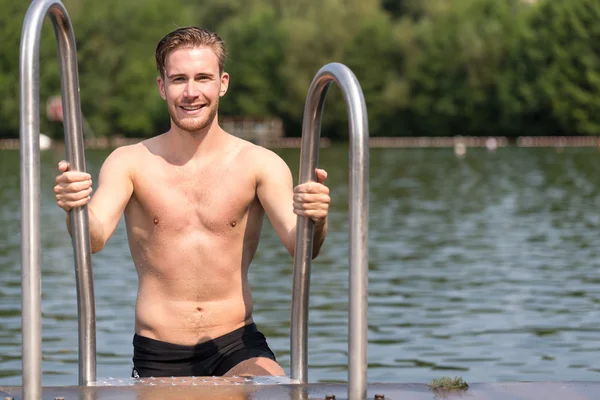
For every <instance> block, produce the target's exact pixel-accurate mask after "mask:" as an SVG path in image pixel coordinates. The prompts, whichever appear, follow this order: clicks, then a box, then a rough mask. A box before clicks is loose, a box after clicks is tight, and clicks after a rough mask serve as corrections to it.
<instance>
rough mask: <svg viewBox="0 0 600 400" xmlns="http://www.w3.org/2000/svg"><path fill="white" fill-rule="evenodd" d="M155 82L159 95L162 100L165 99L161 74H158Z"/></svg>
mask: <svg viewBox="0 0 600 400" xmlns="http://www.w3.org/2000/svg"><path fill="white" fill-rule="evenodd" d="M156 84H157V85H158V91H159V92H160V97H162V99H163V100H166V99H167V94H166V93H165V81H163V78H162V76H158V77H157V78H156Z"/></svg>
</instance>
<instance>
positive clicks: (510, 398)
mask: <svg viewBox="0 0 600 400" xmlns="http://www.w3.org/2000/svg"><path fill="white" fill-rule="evenodd" d="M280 382H283V381H279V382H278V381H273V382H271V383H269V382H267V381H263V382H262V383H257V382H253V381H252V380H247V379H244V378H239V379H237V378H235V379H233V380H229V381H224V380H222V379H219V378H204V379H202V378H175V379H151V380H144V381H138V382H137V383H134V382H131V381H128V380H120V381H118V380H114V381H112V383H113V385H112V386H91V387H74V386H55V387H45V388H44V389H43V400H56V399H64V400H103V399H111V400H138V399H144V400H145V399H149V400H154V399H157V400H158V399H193V400H205V399H206V400H325V399H335V400H346V399H347V385H345V384H337V383H336V384H322V383H321V384H308V385H300V384H290V383H280ZM105 383H108V382H105ZM599 398H600V382H531V383H527V382H522V383H491V384H485V383H479V384H477V383H476V384H472V385H471V386H470V387H469V389H468V390H466V391H452V392H442V391H433V390H431V388H430V387H429V386H428V385H426V384H410V383H398V384H396V383H373V384H370V385H369V386H368V394H367V399H369V400H373V399H378V400H379V399H381V400H446V399H448V400H452V399H469V400H484V399H485V400H533V399H544V400H554V399H556V400H563V399H568V400H596V399H599ZM0 399H12V400H21V387H18V386H7V387H0Z"/></svg>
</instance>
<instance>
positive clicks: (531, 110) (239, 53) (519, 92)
mask: <svg viewBox="0 0 600 400" xmlns="http://www.w3.org/2000/svg"><path fill="white" fill-rule="evenodd" d="M28 5H29V2H15V1H10V0H0V6H1V7H2V10H3V12H2V13H1V14H0V33H2V35H3V36H2V37H3V41H2V42H0V121H1V122H2V123H1V124H0V137H16V136H18V128H19V42H20V34H21V29H22V23H23V19H24V17H25V13H26V11H27V7H28ZM64 5H65V7H66V8H67V10H68V12H69V16H70V19H71V21H72V25H73V28H74V32H75V38H76V42H77V50H78V53H77V54H78V62H79V75H80V88H81V101H82V110H83V113H84V115H85V117H86V119H87V120H88V121H89V123H90V125H91V126H92V128H93V131H94V132H95V133H96V134H97V135H99V136H106V135H114V134H122V135H127V136H151V135H155V134H157V133H160V132H162V131H164V130H165V129H167V128H168V126H169V121H168V113H167V110H166V107H165V106H164V102H163V100H162V99H161V98H160V96H159V95H158V91H157V89H156V83H155V82H156V75H157V73H156V70H155V65H154V51H155V46H156V43H157V42H158V40H159V39H160V38H161V37H162V36H163V35H164V34H166V33H167V32H168V31H170V30H172V29H174V28H175V27H179V26H185V25H203V26H206V27H208V28H211V29H214V30H216V31H217V32H219V33H220V34H221V36H222V37H223V38H224V39H225V41H226V43H227V44H228V48H229V54H230V57H229V60H228V62H227V65H226V70H227V71H228V72H229V73H230V75H231V84H230V89H229V92H228V93H227V95H226V96H225V97H224V98H223V99H222V101H221V115H236V116H239V115H250V116H277V117H279V118H281V119H282V120H283V121H284V124H285V127H286V133H287V134H288V135H291V136H298V135H299V134H300V127H301V123H302V115H303V112H304V102H305V99H306V95H307V91H308V88H309V85H310V83H311V81H312V79H313V77H314V76H315V74H316V73H317V71H318V70H319V68H321V67H322V66H323V65H325V64H327V63H330V62H340V63H343V64H345V65H347V66H348V67H349V68H350V69H351V70H352V71H353V72H354V74H355V75H356V76H357V78H358V80H359V82H360V84H361V87H362V89H363V92H364V96H365V101H366V103H367V109H368V115H369V127H370V133H371V135H372V136H377V135H381V136H397V135H429V136H434V135H456V134H460V135H521V134H570V135H579V134H586V135H597V134H600V96H598V94H599V92H600V47H599V46H600V25H598V24H595V21H597V20H598V19H599V17H600V3H599V2H598V1H597V0H539V1H538V3H536V4H535V5H529V4H526V3H525V2H523V1H522V0H503V1H497V0H419V1H417V0H323V1H320V2H315V1H313V0H229V1H227V2H223V1H220V0H206V1H203V2H201V3H199V2H196V1H192V0H172V1H170V2H163V1H161V0H139V1H135V2H123V1H117V0H106V1H102V2H98V1H92V0H64ZM40 64H41V69H40V100H41V105H42V107H41V108H42V110H41V111H42V117H45V110H44V107H43V106H44V104H45V101H46V99H47V98H48V97H49V96H52V95H55V94H58V93H59V92H60V73H59V65H58V60H57V57H56V46H55V39H54V33H53V32H52V28H51V24H50V23H49V22H46V23H45V24H44V27H43V29H42V36H41V46H40ZM41 121H42V127H41V128H42V130H43V131H47V132H49V133H50V134H51V135H53V136H60V135H62V126H61V125H60V124H57V123H52V122H49V121H47V119H46V118H42V120H41ZM323 135H324V136H327V137H330V138H341V139H346V138H347V115H346V109H345V104H344V101H343V98H342V96H341V93H340V91H339V89H337V88H336V85H332V87H331V89H329V93H328V94H327V100H326V105H325V109H324V118H323Z"/></svg>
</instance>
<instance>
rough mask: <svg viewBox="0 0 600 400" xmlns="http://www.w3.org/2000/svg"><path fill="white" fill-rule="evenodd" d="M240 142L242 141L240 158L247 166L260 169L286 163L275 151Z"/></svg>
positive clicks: (244, 141) (243, 141)
mask: <svg viewBox="0 0 600 400" xmlns="http://www.w3.org/2000/svg"><path fill="white" fill-rule="evenodd" d="M239 140H240V141H242V142H240V150H239V158H240V160H244V161H245V162H246V163H247V164H249V165H253V166H258V167H260V166H265V165H266V166H269V165H270V166H274V165H278V164H279V165H281V163H284V161H283V159H282V158H281V157H280V156H279V155H278V154H277V153H275V152H274V151H273V150H271V149H268V148H266V147H263V146H260V145H257V144H254V143H251V142H248V141H246V140H243V139H239Z"/></svg>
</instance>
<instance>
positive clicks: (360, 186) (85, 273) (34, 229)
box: [19, 0, 369, 400]
mask: <svg viewBox="0 0 600 400" xmlns="http://www.w3.org/2000/svg"><path fill="white" fill-rule="evenodd" d="M48 15H49V16H50V19H51V21H52V26H53V28H54V33H55V36H56V41H57V46H58V56H59V61H60V68H61V70H60V76H61V91H62V101H63V109H64V110H65V117H64V125H65V145H66V146H65V147H66V157H67V160H68V161H69V163H70V168H71V169H72V170H75V171H85V149H84V143H83V118H82V114H81V103H80V97H79V75H78V69H77V50H76V46H75V37H74V34H73V29H72V26H71V22H70V19H69V16H68V13H67V10H66V9H65V7H64V6H63V4H62V3H61V2H60V0H33V1H32V3H31V5H30V7H29V9H28V11H27V14H26V15H25V20H24V23H23V29H22V34H21V48H20V59H19V63H20V67H19V68H20V102H21V106H20V133H19V134H20V152H21V155H20V158H21V258H22V259H21V262H22V285H21V287H22V338H23V344H22V368H23V371H22V379H23V385H22V386H23V399H24V400H38V399H40V398H42V366H41V365H42V314H41V293H42V287H41V266H40V260H41V240H40V150H39V134H40V120H39V115H40V98H39V97H40V96H39V70H40V62H39V53H40V52H39V47H40V36H41V30H42V25H43V23H44V20H45V18H46V16H48ZM332 82H336V83H337V84H338V85H339V86H340V88H341V89H342V92H343V95H344V98H345V100H346V104H347V111H348V116H349V128H350V139H351V140H350V146H351V155H350V175H351V181H350V229H349V261H350V287H349V289H350V294H349V301H350V307H349V340H348V343H349V346H348V350H349V352H348V355H349V372H348V398H349V400H358V399H360V400H363V399H365V397H366V386H367V384H366V369H367V352H366V348H367V274H368V192H369V188H368V175H369V168H368V160H369V153H368V124H367V113H366V106H365V102H364V98H363V94H362V90H361V88H360V85H359V83H358V80H357V79H356V77H355V76H354V74H353V73H352V72H351V71H350V70H349V69H348V68H347V67H346V66H344V65H342V64H338V63H332V64H327V65H325V66H324V67H323V68H321V69H320V70H319V72H318V73H317V74H316V76H315V78H314V80H313V82H312V84H311V86H310V89H309V93H308V96H307V100H306V104H305V109H304V120H303V129H302V148H301V152H302V154H301V164H300V169H301V170H300V182H306V181H308V180H314V170H315V167H316V164H317V161H318V152H319V139H320V125H321V116H322V110H323V104H324V101H325V95H326V93H327V89H328V88H329V86H330V85H331V83H332ZM70 216H71V228H72V233H73V234H72V237H73V249H74V256H75V276H76V280H77V312H78V326H79V332H78V333H79V385H80V386H88V385H90V384H91V383H93V382H95V381H96V307H95V297H94V280H93V270H92V257H91V248H90V239H89V222H88V214H87V207H79V208H77V209H73V210H71V211H70ZM297 232H298V233H297V238H296V253H295V258H294V273H293V293H292V315H291V319H292V320H291V345H290V347H291V349H290V350H291V374H290V375H291V378H292V379H297V380H298V381H299V382H300V383H307V380H308V377H307V375H308V374H307V320H308V291H309V280H310V262H311V259H312V238H313V225H312V222H310V221H309V220H308V219H306V218H300V217H299V218H298V230H297Z"/></svg>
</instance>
